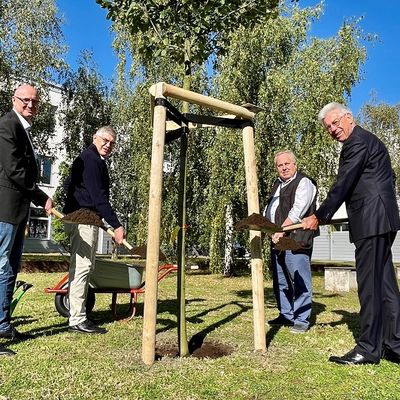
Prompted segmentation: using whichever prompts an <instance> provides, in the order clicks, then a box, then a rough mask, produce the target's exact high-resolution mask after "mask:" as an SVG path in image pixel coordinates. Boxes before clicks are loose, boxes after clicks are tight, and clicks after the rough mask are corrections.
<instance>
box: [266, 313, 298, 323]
mask: <svg viewBox="0 0 400 400" xmlns="http://www.w3.org/2000/svg"><path fill="white" fill-rule="evenodd" d="M268 325H284V326H293V325H294V323H293V322H292V321H290V320H289V319H287V318H285V317H284V316H283V315H282V314H279V316H278V317H277V318H275V319H271V320H269V321H268Z"/></svg>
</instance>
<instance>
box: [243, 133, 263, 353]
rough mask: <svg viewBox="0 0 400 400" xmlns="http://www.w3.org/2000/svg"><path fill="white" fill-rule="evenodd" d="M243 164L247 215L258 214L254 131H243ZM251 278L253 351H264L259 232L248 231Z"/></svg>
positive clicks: (261, 265)
mask: <svg viewBox="0 0 400 400" xmlns="http://www.w3.org/2000/svg"><path fill="white" fill-rule="evenodd" d="M243 149H244V163H245V169H246V187H247V210H248V215H251V214H252V213H259V212H260V205H259V201H258V182H257V164H256V155H255V150H254V129H253V127H252V126H246V127H245V128H244V129H243ZM250 251H251V277H252V280H251V281H252V291H253V328H254V350H257V351H265V350H266V349H267V347H266V337H265V314H264V275H263V262H262V249H261V232H258V231H250Z"/></svg>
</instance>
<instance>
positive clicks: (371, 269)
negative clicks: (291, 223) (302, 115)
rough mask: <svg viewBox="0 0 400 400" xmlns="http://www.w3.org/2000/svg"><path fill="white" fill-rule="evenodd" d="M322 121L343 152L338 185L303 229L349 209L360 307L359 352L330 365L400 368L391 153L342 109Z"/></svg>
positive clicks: (327, 112)
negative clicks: (390, 364)
mask: <svg viewBox="0 0 400 400" xmlns="http://www.w3.org/2000/svg"><path fill="white" fill-rule="evenodd" d="M318 118H319V120H320V122H321V123H322V124H323V125H324V127H325V128H326V129H327V130H328V132H329V133H330V135H331V136H332V138H334V139H336V140H337V141H339V142H342V143H343V147H342V151H341V153H340V159H339V171H338V174H337V178H336V181H335V183H334V184H333V185H332V187H331V189H330V191H329V193H328V195H327V197H326V199H325V201H324V202H323V203H322V204H321V206H320V207H319V208H318V210H317V211H316V212H315V213H314V215H311V216H310V217H307V218H304V219H303V221H302V222H303V227H304V228H305V229H316V228H317V227H318V224H319V223H321V222H328V221H330V219H331V218H332V216H333V214H334V213H335V211H336V210H337V209H338V208H339V207H340V205H341V204H342V203H343V202H345V203H346V208H347V214H348V217H349V230H350V240H351V242H353V243H354V245H355V248H356V249H355V258H356V272H357V283H358V297H359V300H360V306H361V307H360V324H361V331H360V336H359V338H358V340H357V344H356V346H355V348H354V349H353V350H351V351H349V352H348V353H347V354H345V355H344V356H341V357H339V356H331V357H330V358H329V361H332V362H335V363H338V364H378V363H379V361H380V359H381V358H385V359H387V360H390V361H393V362H395V363H400V294H399V288H398V285H397V279H396V275H395V271H394V267H393V262H392V250H391V247H392V244H393V241H394V239H395V237H396V232H397V230H399V229H400V218H399V210H398V206H397V201H396V195H395V187H394V174H393V170H392V167H391V163H390V158H389V154H388V151H387V149H386V147H385V145H384V144H383V143H382V142H381V141H380V140H379V139H378V138H377V137H376V136H375V135H373V134H372V133H370V132H368V131H366V130H365V129H363V128H361V127H360V126H358V125H356V123H355V121H354V118H353V115H352V113H351V111H350V110H349V109H347V108H346V107H344V106H343V105H341V104H338V103H329V104H327V105H326V106H325V107H324V108H323V109H322V110H321V111H320V113H319V115H318Z"/></svg>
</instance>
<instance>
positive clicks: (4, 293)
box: [0, 84, 53, 355]
mask: <svg viewBox="0 0 400 400" xmlns="http://www.w3.org/2000/svg"><path fill="white" fill-rule="evenodd" d="M38 102H39V100H38V94H37V90H36V89H35V88H34V87H32V86H31V85H28V84H23V85H21V86H19V87H18V88H17V89H16V91H15V93H14V96H13V97H12V103H13V109H12V111H10V112H8V113H7V114H5V115H4V116H3V117H2V118H1V119H0V199H1V207H0V338H3V339H11V340H12V339H19V340H21V339H24V338H26V337H27V335H24V334H22V333H20V332H18V331H17V330H16V329H15V328H14V327H13V326H12V325H11V313H10V304H11V300H12V294H13V289H14V285H15V281H16V278H17V273H18V270H19V267H20V261H21V256H22V249H23V243H24V233H25V227H26V223H27V220H28V215H29V207H30V203H31V201H32V202H33V203H34V204H35V205H37V206H42V207H44V208H45V210H46V212H47V213H48V214H49V213H50V211H51V208H52V206H53V203H52V200H51V199H50V198H49V197H48V196H47V195H46V194H45V193H44V192H43V191H42V190H40V189H39V188H38V186H37V183H36V180H37V178H38V169H37V165H36V158H35V153H34V148H33V144H32V140H31V137H30V133H29V131H30V128H31V125H32V119H33V118H34V117H35V115H36V112H37V107H38ZM13 354H15V353H14V352H13V351H12V350H10V349H8V348H5V347H3V346H0V355H13Z"/></svg>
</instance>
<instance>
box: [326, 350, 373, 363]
mask: <svg viewBox="0 0 400 400" xmlns="http://www.w3.org/2000/svg"><path fill="white" fill-rule="evenodd" d="M329 361H331V362H334V363H337V364H349V365H359V364H379V361H377V362H376V361H371V360H368V358H366V357H365V356H363V355H362V354H360V353H357V351H356V350H355V349H353V350H350V351H349V352H348V353H346V354H345V355H344V356H342V357H339V356H330V357H329Z"/></svg>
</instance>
